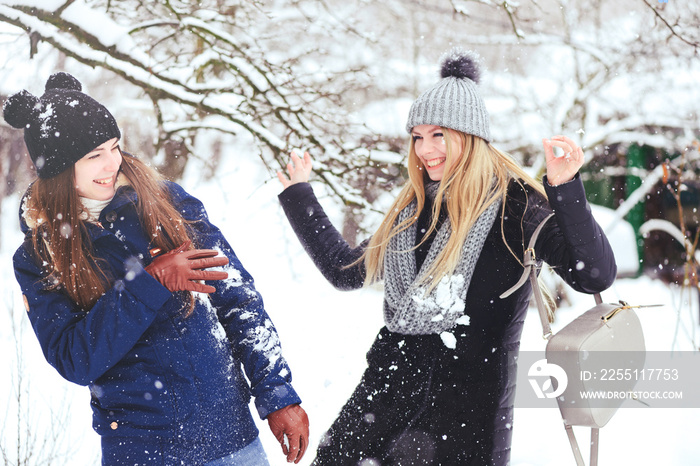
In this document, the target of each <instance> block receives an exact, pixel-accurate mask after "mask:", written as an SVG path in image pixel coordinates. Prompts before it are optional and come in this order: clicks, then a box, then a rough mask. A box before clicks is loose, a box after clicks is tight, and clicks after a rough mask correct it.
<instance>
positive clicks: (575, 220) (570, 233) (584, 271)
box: [529, 175, 617, 293]
mask: <svg viewBox="0 0 700 466" xmlns="http://www.w3.org/2000/svg"><path fill="white" fill-rule="evenodd" d="M544 186H545V191H546V193H547V198H548V200H549V206H550V207H551V210H552V211H553V212H554V218H553V219H550V220H549V222H547V225H546V226H545V228H544V229H543V230H542V232H541V234H540V236H539V238H538V240H537V244H536V245H535V251H536V253H537V254H538V256H539V258H541V259H543V260H544V261H545V262H547V264H549V265H550V266H551V267H552V269H553V270H554V271H555V272H556V273H557V274H558V275H559V276H561V277H562V278H563V279H564V280H565V281H566V282H567V283H568V284H569V285H570V286H571V287H572V288H574V289H575V290H577V291H580V292H583V293H598V292H601V291H603V290H605V289H607V288H609V287H610V286H611V285H612V283H613V281H614V280H615V276H616V275H617V265H616V264H615V255H614V254H613V251H612V248H611V246H610V243H609V242H608V239H607V237H606V236H605V233H604V232H603V229H602V228H601V227H600V225H599V224H598V222H596V221H595V219H594V218H593V214H592V213H591V206H590V205H589V204H588V201H587V200H586V194H585V191H584V188H583V182H582V181H581V178H580V176H578V175H577V176H576V177H575V178H574V179H573V180H571V181H570V182H568V183H564V184H562V185H558V186H550V185H549V183H547V179H546V177H545V179H544ZM535 210H536V209H535ZM535 210H531V211H530V212H534V211H535ZM539 210H540V212H539V213H532V214H531V215H532V217H531V218H530V219H529V223H531V224H532V225H533V227H536V226H537V224H538V223H539V221H540V220H541V218H543V217H544V214H543V212H542V211H541V209H539ZM547 210H548V209H547ZM552 220H554V221H552Z"/></svg>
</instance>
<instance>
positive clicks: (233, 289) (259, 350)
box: [171, 184, 301, 419]
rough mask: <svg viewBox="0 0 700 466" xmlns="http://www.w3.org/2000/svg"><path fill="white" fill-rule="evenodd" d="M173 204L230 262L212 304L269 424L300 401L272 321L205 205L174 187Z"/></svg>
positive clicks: (201, 239)
mask: <svg viewBox="0 0 700 466" xmlns="http://www.w3.org/2000/svg"><path fill="white" fill-rule="evenodd" d="M171 192H172V193H173V199H174V202H175V204H176V205H177V207H178V209H179V210H180V212H181V213H182V214H183V216H184V217H185V218H186V219H187V220H189V221H192V222H193V223H192V227H193V228H194V230H195V235H196V246H197V247H198V248H206V249H216V250H218V251H221V253H222V254H223V255H225V256H226V257H228V260H229V264H228V265H227V266H226V267H224V268H223V270H224V271H226V272H228V274H229V278H228V279H226V280H219V281H211V282H207V284H208V285H211V286H213V287H215V288H216V292H214V293H211V294H209V300H210V302H211V304H212V306H213V307H214V308H215V309H216V313H217V316H218V319H219V322H220V323H221V325H222V326H223V328H224V330H225V331H226V335H227V336H228V339H229V341H230V342H231V344H232V348H233V352H234V355H235V357H236V358H237V360H238V361H240V362H241V363H242V365H243V369H244V370H245V373H246V376H247V377H248V380H249V381H250V385H251V391H252V393H253V396H254V397H255V406H256V408H257V410H258V414H259V415H260V417H261V418H262V419H265V418H266V417H267V415H268V414H269V413H271V412H274V411H277V410H278V409H280V408H284V407H285V406H288V405H290V404H294V403H300V402H301V399H300V398H299V396H298V395H297V393H296V391H295V390H294V388H293V387H292V373H291V371H290V369H289V365H288V364H287V361H286V360H285V359H284V357H283V356H282V346H281V344H280V339H279V336H278V334H277V330H276V329H275V327H274V325H273V323H272V321H271V320H270V318H269V316H268V314H267V312H266V311H265V307H264V305H263V300H262V297H261V296H260V293H258V291H257V290H256V289H255V285H254V282H253V277H251V275H250V274H249V273H248V272H247V271H246V269H245V268H244V267H243V265H242V264H241V262H240V260H239V259H238V257H237V256H236V254H235V252H234V251H233V248H231V246H230V245H229V243H228V241H227V240H226V238H224V236H223V234H222V233H221V231H220V230H219V229H218V228H217V227H215V226H214V225H212V223H211V222H210V221H209V218H208V216H207V213H206V211H205V209H204V205H203V204H202V203H201V202H200V201H199V200H198V199H196V198H195V197H193V196H191V195H189V194H187V193H186V192H185V191H184V190H183V189H182V188H181V187H179V186H178V185H175V184H171Z"/></svg>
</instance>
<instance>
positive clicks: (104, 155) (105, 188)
mask: <svg viewBox="0 0 700 466" xmlns="http://www.w3.org/2000/svg"><path fill="white" fill-rule="evenodd" d="M121 164H122V153H121V151H120V150H119V139H117V138H113V139H110V140H109V141H107V142H104V143H103V144H100V145H99V146H97V147H96V148H95V149H93V150H91V151H90V152H88V153H87V154H86V155H85V156H84V157H83V158H82V159H80V160H78V161H77V162H76V163H75V188H76V189H77V191H78V194H79V195H80V196H82V197H87V198H89V199H95V200H97V201H106V200H109V199H112V197H114V191H115V184H116V181H117V175H118V174H119V167H121Z"/></svg>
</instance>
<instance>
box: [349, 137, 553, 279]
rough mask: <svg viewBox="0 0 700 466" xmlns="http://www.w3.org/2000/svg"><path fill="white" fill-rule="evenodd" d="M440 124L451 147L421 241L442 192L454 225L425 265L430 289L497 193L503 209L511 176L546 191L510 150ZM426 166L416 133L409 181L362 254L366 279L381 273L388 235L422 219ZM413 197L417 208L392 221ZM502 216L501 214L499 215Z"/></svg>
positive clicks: (450, 264) (446, 270)
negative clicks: (456, 144)
mask: <svg viewBox="0 0 700 466" xmlns="http://www.w3.org/2000/svg"><path fill="white" fill-rule="evenodd" d="M442 130H443V134H444V135H445V143H446V149H447V152H446V157H447V161H446V164H445V166H446V168H445V172H444V174H443V177H442V180H441V181H440V184H439V187H438V191H437V195H436V198H435V202H433V205H432V210H433V215H432V221H431V223H430V226H429V227H428V229H427V231H426V232H425V235H424V236H423V239H422V240H421V242H420V243H419V244H422V243H423V242H424V241H425V240H426V239H427V238H428V237H429V236H430V234H431V233H432V232H433V231H435V229H436V228H437V222H438V217H439V214H440V211H441V209H442V208H443V207H442V206H443V198H444V202H445V206H446V208H447V215H448V217H449V219H450V224H451V225H452V234H451V235H450V237H449V239H448V241H447V244H446V246H445V248H444V249H443V250H442V251H440V253H439V254H438V256H437V258H436V260H435V261H434V263H433V264H432V266H431V267H430V268H429V269H428V270H427V271H426V275H427V276H429V277H431V281H430V282H429V289H432V288H434V287H435V286H437V284H438V283H439V281H440V279H441V278H442V277H443V276H445V275H449V274H451V273H453V272H454V270H455V268H456V267H457V264H458V263H459V259H460V255H461V252H462V245H463V244H464V241H465V240H466V238H467V235H468V233H469V230H470V229H471V227H472V225H473V224H474V222H475V221H476V220H477V219H478V218H479V216H480V215H481V214H482V212H484V210H486V209H487V208H488V206H490V205H491V204H492V203H493V202H497V201H498V200H499V199H500V200H502V201H503V202H502V209H505V197H506V195H507V191H508V185H509V183H510V181H511V180H515V181H516V182H519V183H522V182H524V183H526V184H528V185H530V186H531V187H532V188H533V189H535V190H536V191H537V192H539V193H540V194H542V195H543V196H545V197H546V195H545V192H544V188H543V187H542V184H541V183H539V182H537V181H535V179H534V178H532V177H531V176H530V175H528V174H527V173H526V172H525V171H524V170H523V169H522V168H521V167H520V166H519V165H518V164H517V163H516V162H515V161H514V160H513V159H512V158H511V157H510V156H509V155H508V154H506V153H504V152H501V151H499V150H498V149H496V148H495V147H493V146H492V145H491V144H489V143H488V142H486V141H485V140H484V139H482V138H479V137H476V136H473V135H471V134H466V133H462V132H459V131H455V130H452V129H449V128H442ZM448 136H451V137H448ZM455 137H456V138H459V140H460V141H461V147H462V151H461V153H458V154H455V152H456V150H457V149H458V148H455V147H453V145H454V144H452V142H451V141H452V140H453V138H455ZM456 138H455V139H456ZM422 167H423V163H422V162H421V161H420V159H419V158H418V155H417V154H416V151H415V147H414V144H413V138H411V142H410V146H409V151H408V175H409V181H410V182H409V183H407V184H406V186H404V188H403V189H402V190H401V192H400V193H399V195H398V196H397V198H396V200H395V201H394V203H393V205H392V206H391V208H390V209H389V212H388V213H387V214H386V216H385V217H384V220H383V221H382V223H381V225H380V226H379V229H378V230H377V232H376V233H375V234H374V235H373V236H372V238H371V239H370V242H369V245H368V247H367V248H366V249H365V251H364V254H363V255H362V257H361V258H360V260H359V261H364V265H365V269H366V277H365V284H366V285H367V284H370V283H373V282H375V281H377V280H379V279H381V278H382V273H383V270H384V258H385V255H386V253H387V248H388V245H389V241H390V239H391V238H392V237H393V236H394V235H397V234H399V233H401V232H402V231H404V230H406V229H407V228H408V227H409V226H410V225H412V224H413V223H415V222H416V221H417V220H418V215H419V213H420V212H421V211H422V209H423V206H424V205H425V186H424V176H425V171H424V170H423V168H422ZM414 199H416V201H417V205H416V211H415V213H414V214H413V215H411V217H409V218H408V219H407V220H405V221H403V222H401V223H399V224H397V225H394V224H395V223H396V219H397V217H398V215H399V212H401V210H402V209H404V208H406V207H407V206H408V205H409V204H410V203H411V202H412V201H413V200H414ZM502 221H503V216H501V222H502ZM503 241H504V243H505V244H506V246H507V247H508V249H509V250H510V251H511V253H512V254H513V255H514V256H515V257H516V259H518V260H520V257H522V254H519V255H518V254H515V253H514V252H513V251H512V249H511V248H510V246H508V243H507V242H506V241H505V237H503ZM416 247H418V246H416Z"/></svg>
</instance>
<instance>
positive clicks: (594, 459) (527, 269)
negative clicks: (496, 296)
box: [501, 213, 603, 466]
mask: <svg viewBox="0 0 700 466" xmlns="http://www.w3.org/2000/svg"><path fill="white" fill-rule="evenodd" d="M553 216H554V214H553V213H551V214H549V215H548V216H547V217H545V218H544V220H542V222H540V224H539V225H537V228H536V229H535V231H534V232H533V233H532V237H530V242H529V243H528V245H527V249H526V250H525V255H524V258H523V268H524V270H523V274H522V275H521V276H520V279H519V280H518V282H517V283H516V284H515V285H513V286H512V287H510V288H509V289H508V290H506V291H505V292H504V293H503V294H501V299H502V298H506V297H508V296H510V295H511V294H513V293H514V292H515V291H516V290H518V289H519V288H520V287H521V286H523V285H524V284H525V282H526V281H527V280H528V279H529V280H530V284H531V286H532V294H533V295H534V297H535V302H536V303H537V310H538V311H539V314H540V322H541V323H542V338H544V339H545V340H549V339H550V338H551V337H552V327H551V326H550V325H549V316H548V315H547V307H546V306H545V304H544V298H543V297H542V291H541V290H540V287H539V284H538V283H537V271H538V264H537V257H536V255H535V243H536V242H537V238H538V237H539V235H540V232H541V231H542V229H543V228H544V225H545V224H546V223H547V221H548V220H549V219H550V218H552V217H553ZM594 298H595V303H596V304H601V303H602V302H603V298H602V297H601V296H600V293H595V295H594ZM564 428H565V429H566V435H567V437H568V438H569V443H570V444H571V451H573V453H574V458H575V459H576V466H586V463H584V461H583V456H582V455H581V449H580V448H579V446H578V442H577V441H576V436H575V435H574V429H573V427H572V426H570V425H568V424H566V423H564ZM599 436H600V430H599V429H598V428H597V427H592V428H591V453H590V466H598V439H599Z"/></svg>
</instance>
